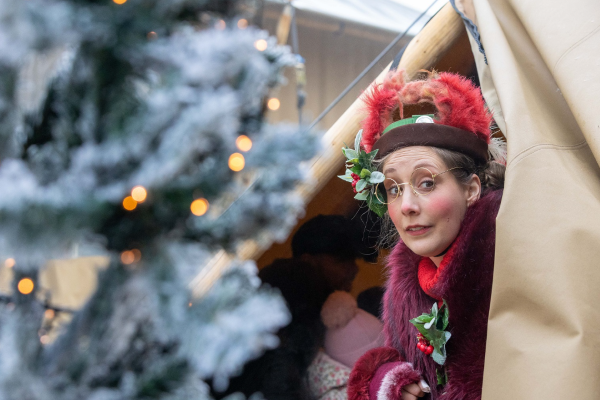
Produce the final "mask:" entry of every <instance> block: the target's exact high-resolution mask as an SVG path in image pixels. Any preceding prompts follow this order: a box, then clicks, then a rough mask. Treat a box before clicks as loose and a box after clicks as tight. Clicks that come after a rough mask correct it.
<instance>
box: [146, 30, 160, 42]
mask: <svg viewBox="0 0 600 400" xmlns="http://www.w3.org/2000/svg"><path fill="white" fill-rule="evenodd" d="M156 38H158V34H157V33H156V32H154V31H151V32H148V39H149V40H154V39H156Z"/></svg>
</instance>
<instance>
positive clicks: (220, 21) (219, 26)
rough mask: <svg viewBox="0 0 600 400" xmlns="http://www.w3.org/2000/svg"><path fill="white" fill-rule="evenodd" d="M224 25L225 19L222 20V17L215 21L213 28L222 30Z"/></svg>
mask: <svg viewBox="0 0 600 400" xmlns="http://www.w3.org/2000/svg"><path fill="white" fill-rule="evenodd" d="M226 27H227V23H225V21H224V20H222V19H220V20H219V22H217V23H216V25H215V28H217V29H218V30H220V31H222V30H223V29H225V28H226Z"/></svg>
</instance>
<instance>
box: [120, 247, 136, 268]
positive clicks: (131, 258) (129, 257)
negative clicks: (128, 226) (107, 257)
mask: <svg viewBox="0 0 600 400" xmlns="http://www.w3.org/2000/svg"><path fill="white" fill-rule="evenodd" d="M121 262H122V263H123V264H125V265H129V264H133V263H134V262H135V254H134V253H133V251H131V250H125V251H124V252H122V253H121Z"/></svg>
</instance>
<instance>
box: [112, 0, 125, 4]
mask: <svg viewBox="0 0 600 400" xmlns="http://www.w3.org/2000/svg"><path fill="white" fill-rule="evenodd" d="M126 2H127V0H113V3H115V4H119V5H121V4H125V3H126Z"/></svg>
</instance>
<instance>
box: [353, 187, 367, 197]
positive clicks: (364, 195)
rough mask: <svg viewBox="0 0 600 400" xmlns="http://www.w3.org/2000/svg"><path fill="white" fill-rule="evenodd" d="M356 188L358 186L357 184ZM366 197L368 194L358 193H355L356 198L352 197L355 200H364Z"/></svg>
mask: <svg viewBox="0 0 600 400" xmlns="http://www.w3.org/2000/svg"><path fill="white" fill-rule="evenodd" d="M357 186H358V184H357ZM367 197H368V192H360V193H357V194H356V196H354V198H355V199H356V200H366V199H367Z"/></svg>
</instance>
